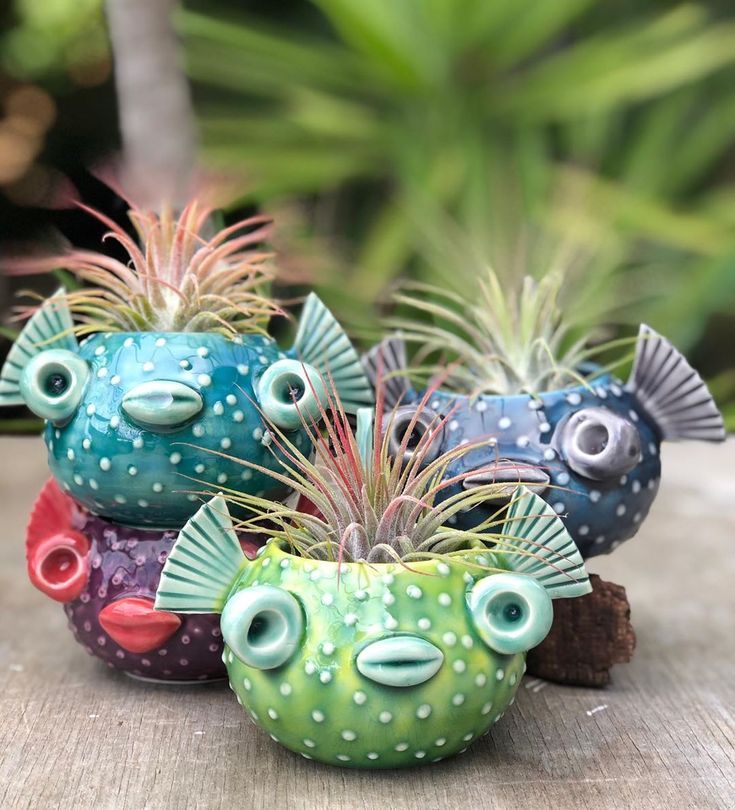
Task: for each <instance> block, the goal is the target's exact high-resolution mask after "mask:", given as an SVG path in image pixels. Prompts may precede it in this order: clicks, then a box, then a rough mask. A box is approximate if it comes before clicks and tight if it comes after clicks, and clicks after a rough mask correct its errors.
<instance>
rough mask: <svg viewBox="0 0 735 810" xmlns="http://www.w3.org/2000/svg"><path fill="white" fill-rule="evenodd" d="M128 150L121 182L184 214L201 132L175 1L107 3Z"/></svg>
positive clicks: (146, 200) (148, 201)
mask: <svg viewBox="0 0 735 810" xmlns="http://www.w3.org/2000/svg"><path fill="white" fill-rule="evenodd" d="M106 3H107V18H108V25H109V32H110V39H111V42H112V50H113V55H114V56H113V58H114V65H115V82H116V87H117V97H118V110H119V119H120V131H121V135H122V144H123V166H122V181H123V188H124V190H125V191H126V192H127V193H128V194H129V195H130V197H131V198H132V200H133V201H134V202H135V203H136V204H138V205H142V206H144V207H149V208H152V209H153V210H160V208H161V207H162V206H163V205H165V204H171V205H172V206H173V207H174V208H175V209H180V208H181V207H182V206H183V205H184V204H185V203H186V201H187V199H188V197H189V195H190V193H191V185H192V180H193V174H194V167H195V159H196V132H195V124H194V112H193V108H192V103H191V94H190V91H189V85H188V83H187V80H186V77H185V75H184V71H183V64H182V54H181V49H180V47H179V42H178V39H177V36H176V34H175V32H174V28H173V20H172V18H173V14H174V12H175V10H176V8H177V7H178V5H179V3H178V0H106Z"/></svg>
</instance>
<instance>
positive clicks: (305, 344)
mask: <svg viewBox="0 0 735 810" xmlns="http://www.w3.org/2000/svg"><path fill="white" fill-rule="evenodd" d="M293 352H294V353H295V355H296V356H297V358H298V359H299V360H303V361H304V362H305V363H309V364H310V365H312V366H314V368H316V369H317V371H319V372H320V373H321V374H323V375H324V377H325V378H326V379H331V380H333V382H334V387H335V388H336V389H337V393H338V394H339V398H340V400H341V401H342V405H343V407H344V409H345V411H346V412H347V413H355V412H356V411H357V409H358V408H361V407H363V406H366V405H367V406H369V405H372V404H373V402H374V397H373V389H372V388H371V386H370V383H369V381H368V380H367V378H366V377H365V373H364V372H363V370H362V366H361V364H360V358H359V356H358V354H357V351H356V350H355V347H354V346H353V345H352V341H351V340H350V339H349V338H348V337H347V334H346V333H345V331H344V329H343V328H342V327H341V326H340V325H339V324H338V323H337V319H336V318H335V317H334V315H332V313H331V312H330V311H329V310H328V309H327V308H326V306H324V304H323V303H322V301H321V299H320V298H319V296H317V295H316V294H315V293H309V295H308V297H307V299H306V301H305V303H304V309H303V312H302V313H301V318H300V319H299V328H298V331H297V333H296V340H295V342H294V347H293Z"/></svg>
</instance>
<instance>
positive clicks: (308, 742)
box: [304, 737, 316, 748]
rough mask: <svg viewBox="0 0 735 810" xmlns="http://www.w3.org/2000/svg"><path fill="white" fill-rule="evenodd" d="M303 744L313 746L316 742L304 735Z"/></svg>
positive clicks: (308, 746)
mask: <svg viewBox="0 0 735 810" xmlns="http://www.w3.org/2000/svg"><path fill="white" fill-rule="evenodd" d="M304 745H305V746H306V747H307V748H314V746H315V745H316V743H315V742H314V740H310V739H309V738H308V737H304Z"/></svg>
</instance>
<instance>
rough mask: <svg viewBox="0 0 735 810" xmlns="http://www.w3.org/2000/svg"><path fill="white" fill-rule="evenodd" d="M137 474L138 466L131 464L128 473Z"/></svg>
mask: <svg viewBox="0 0 735 810" xmlns="http://www.w3.org/2000/svg"><path fill="white" fill-rule="evenodd" d="M137 474H138V468H137V467H136V466H135V465H134V464H131V465H130V466H129V467H128V475H137Z"/></svg>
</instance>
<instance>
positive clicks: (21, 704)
mask: <svg viewBox="0 0 735 810" xmlns="http://www.w3.org/2000/svg"><path fill="white" fill-rule="evenodd" d="M43 456H44V451H43V447H42V445H41V443H40V442H38V441H34V440H20V439H18V440H10V439H4V440H2V441H0V458H1V459H2V475H1V476H0V515H2V528H3V532H2V537H0V549H2V554H3V565H2V566H0V594H1V596H0V599H1V600H2V613H1V616H0V621H1V625H0V626H1V627H2V635H1V640H0V716H1V717H2V723H0V807H3V808H16V807H17V808H21V807H38V808H44V809H45V808H55V807H59V808H88V807H89V808H91V807H94V808H99V809H100V810H104V809H105V808H116V810H122V809H123V808H230V807H234V806H240V807H247V808H251V807H252V808H263V810H271V808H274V807H279V808H284V810H285V809H286V808H288V809H289V810H290V808H293V809H294V810H298V809H299V808H309V809H311V808H327V807H328V808H330V809H331V808H334V809H335V810H336V809H338V808H345V810H347V808H349V810H355V809H357V810H360V809H368V808H370V809H372V808H386V807H389V808H391V810H413V808H416V810H418V809H419V808H420V809H421V810H431V808H440V807H441V808H446V807H473V808H474V807H483V808H510V807H524V808H535V807H539V808H541V807H544V808H546V807H564V808H577V807H591V806H600V807H610V808H618V807H619V808H629V807H636V808H663V807H666V808H671V809H672V810H673V808H677V810H678V808H684V807H697V808H728V807H732V806H733V803H734V801H735V800H734V798H733V797H734V796H735V723H734V721H733V712H734V710H735V584H733V583H735V553H734V552H735V442H730V443H729V444H728V445H727V446H725V447H724V448H721V447H715V448H710V447H698V446H693V445H681V446H677V447H667V448H666V454H665V458H664V462H665V469H666V475H665V481H664V486H663V488H662V492H661V494H660V496H659V499H658V500H657V502H656V505H655V507H654V510H653V513H652V516H651V518H650V519H649V521H648V522H647V523H646V524H645V526H644V528H643V529H642V531H641V533H640V535H639V536H638V537H637V538H636V539H634V540H633V541H631V542H630V543H628V544H626V545H625V546H623V547H622V548H620V549H619V550H618V551H617V552H616V553H615V554H614V555H613V556H612V557H610V558H609V559H603V560H599V561H594V562H593V563H592V565H591V569H592V570H594V571H596V572H598V573H600V574H601V575H602V576H604V577H605V578H606V579H609V580H612V581H615V582H621V583H623V584H625V586H626V589H627V592H628V596H629V599H630V602H631V605H632V608H633V622H634V625H635V628H636V631H637V634H638V648H637V651H636V655H635V658H634V660H633V662H632V664H630V665H627V666H622V667H616V668H615V669H614V670H613V681H612V684H611V685H610V687H608V688H607V689H605V690H602V691H597V690H592V689H578V688H569V687H560V686H554V685H551V684H545V683H544V682H542V681H537V680H533V679H528V678H527V679H526V680H525V681H524V683H523V684H522V685H521V688H520V692H519V696H518V700H517V701H516V704H515V706H514V707H513V709H512V710H510V711H509V712H508V713H507V714H506V716H505V717H504V718H503V720H502V721H501V722H500V723H499V725H498V726H497V727H496V728H495V729H494V731H493V733H492V735H491V736H489V737H486V738H484V739H483V740H481V741H480V742H479V743H478V744H476V745H475V746H474V747H473V748H472V749H470V751H468V752H467V753H466V754H464V755H463V756H461V757H459V758H457V759H455V760H453V761H449V762H446V763H440V764H437V765H433V766H429V767H424V768H418V769H414V770H412V771H405V772H372V773H368V772H353V771H345V770H340V769H337V768H329V767H326V766H321V765H318V764H316V763H313V762H306V761H305V760H302V759H301V758H300V757H298V756H295V755H292V754H290V753H289V752H287V751H285V750H284V749H282V748H280V747H279V746H277V745H276V744H275V743H273V742H272V741H271V740H270V738H269V737H268V736H267V735H266V734H264V733H262V732H260V731H258V730H257V729H256V728H255V727H254V726H253V725H252V724H250V722H249V721H248V720H247V719H246V717H245V715H244V713H243V712H242V710H241V709H240V708H239V706H238V705H237V703H236V702H235V701H234V699H233V698H232V695H231V694H230V692H229V690H228V689H227V688H226V686H224V685H222V684H220V685H211V686H199V687H159V686H149V685H144V684H139V683H136V682H133V681H130V680H128V679H127V678H125V677H123V676H120V675H117V674H115V673H111V672H109V671H108V670H107V669H106V668H104V667H103V666H101V665H100V664H99V663H98V662H96V661H94V660H93V659H91V658H89V657H88V656H87V655H85V653H84V651H83V650H82V649H81V647H79V646H77V645H76V644H75V643H74V642H73V640H72V638H71V635H70V634H69V632H68V630H67V629H66V626H65V624H66V623H65V618H64V615H63V612H62V610H61V608H60V606H58V605H55V604H54V603H52V602H50V601H49V600H47V599H46V598H45V597H43V596H42V595H41V594H40V593H38V592H36V591H34V590H33V589H32V588H31V586H30V585H29V584H28V582H27V580H26V576H25V567H24V559H23V544H22V538H23V527H24V524H25V521H26V517H27V515H28V511H29V509H30V505H31V502H32V500H33V498H34V496H35V494H36V492H37V491H38V489H39V488H40V486H41V484H42V482H43V480H44V478H45V474H46V473H45V466H44V457H43Z"/></svg>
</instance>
